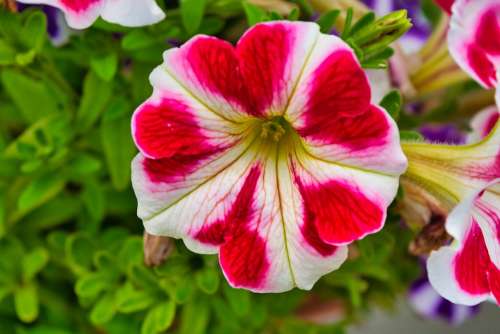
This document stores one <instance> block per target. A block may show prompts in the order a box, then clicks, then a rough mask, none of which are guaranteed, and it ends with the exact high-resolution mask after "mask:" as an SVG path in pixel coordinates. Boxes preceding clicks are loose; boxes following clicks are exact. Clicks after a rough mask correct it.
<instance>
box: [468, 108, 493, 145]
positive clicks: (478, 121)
mask: <svg viewBox="0 0 500 334" xmlns="http://www.w3.org/2000/svg"><path fill="white" fill-rule="evenodd" d="M499 116H500V111H499V110H498V108H497V107H495V106H492V107H488V108H486V109H484V110H482V111H480V112H479V113H477V114H476V115H475V116H474V118H473V119H472V122H471V128H472V133H471V134H470V135H469V136H468V138H467V141H468V142H469V143H473V142H477V141H479V140H481V139H483V138H485V137H486V136H488V134H489V133H490V132H491V130H493V128H494V127H495V125H496V123H497V121H498V118H499Z"/></svg>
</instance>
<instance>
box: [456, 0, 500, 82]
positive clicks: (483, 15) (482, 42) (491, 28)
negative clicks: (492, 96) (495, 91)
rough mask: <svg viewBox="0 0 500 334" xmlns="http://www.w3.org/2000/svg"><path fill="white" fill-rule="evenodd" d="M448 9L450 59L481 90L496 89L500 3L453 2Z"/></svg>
mask: <svg viewBox="0 0 500 334" xmlns="http://www.w3.org/2000/svg"><path fill="white" fill-rule="evenodd" d="M451 8H452V15H451V22H450V30H449V33H448V44H449V49H450V53H451V55H452V56H453V58H454V59H455V61H456V62H457V63H458V65H459V66H460V67H461V68H462V69H463V70H464V71H465V72H467V73H468V74H469V75H470V76H472V78H474V80H476V81H477V82H479V83H480V84H481V85H482V86H483V87H485V88H492V87H494V86H496V84H497V82H498V78H497V71H498V70H499V69H500V0H456V1H455V2H454V4H453V6H452V7H451Z"/></svg>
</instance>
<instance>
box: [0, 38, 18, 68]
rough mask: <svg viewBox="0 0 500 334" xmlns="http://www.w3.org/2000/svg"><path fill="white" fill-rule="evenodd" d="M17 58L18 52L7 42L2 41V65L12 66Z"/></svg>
mask: <svg viewBox="0 0 500 334" xmlns="http://www.w3.org/2000/svg"><path fill="white" fill-rule="evenodd" d="M15 58H16V50H15V49H14V48H13V47H12V46H10V45H9V44H7V41H5V40H3V39H0V65H11V64H13V63H14V62H15Z"/></svg>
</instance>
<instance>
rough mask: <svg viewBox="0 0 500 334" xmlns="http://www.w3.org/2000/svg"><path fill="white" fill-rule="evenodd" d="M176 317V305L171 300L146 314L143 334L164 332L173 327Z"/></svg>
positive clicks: (142, 329)
mask: <svg viewBox="0 0 500 334" xmlns="http://www.w3.org/2000/svg"><path fill="white" fill-rule="evenodd" d="M174 316H175V303H174V302H173V301H171V300H169V301H166V302H163V303H161V304H159V305H157V306H155V307H154V308H153V309H151V310H150V311H149V312H148V313H147V314H146V318H145V319H144V322H143V323H142V328H141V334H155V333H161V332H164V331H165V330H167V329H168V328H169V327H170V326H171V325H172V322H173V320H174ZM197 316H198V315H197Z"/></svg>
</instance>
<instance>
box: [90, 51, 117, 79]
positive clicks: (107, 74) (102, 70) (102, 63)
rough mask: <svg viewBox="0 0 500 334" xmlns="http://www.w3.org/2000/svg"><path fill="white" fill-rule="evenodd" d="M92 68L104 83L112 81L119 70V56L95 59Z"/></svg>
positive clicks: (110, 55) (111, 55)
mask: <svg viewBox="0 0 500 334" xmlns="http://www.w3.org/2000/svg"><path fill="white" fill-rule="evenodd" d="M90 66H91V67H92V69H93V70H94V72H95V73H96V74H97V75H98V76H99V78H101V79H102V80H104V81H110V80H111V79H113V77H114V76H115V74H116V70H117V68H118V56H117V55H116V54H115V53H111V54H108V55H106V56H101V57H93V58H92V59H91V60H90Z"/></svg>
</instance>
